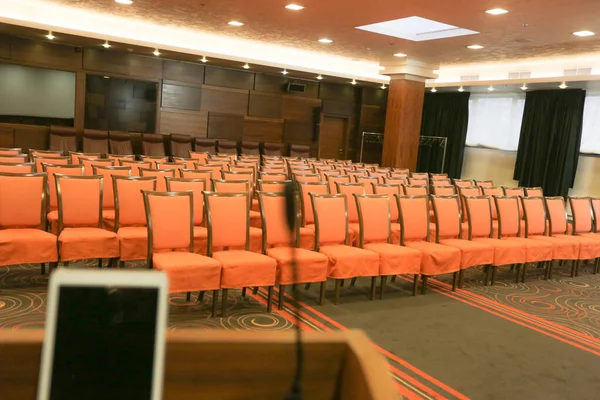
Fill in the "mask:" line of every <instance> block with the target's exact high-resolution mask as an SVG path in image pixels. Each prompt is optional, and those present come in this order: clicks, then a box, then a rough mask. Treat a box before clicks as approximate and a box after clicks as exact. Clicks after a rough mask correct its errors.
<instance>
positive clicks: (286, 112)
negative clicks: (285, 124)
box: [281, 96, 321, 121]
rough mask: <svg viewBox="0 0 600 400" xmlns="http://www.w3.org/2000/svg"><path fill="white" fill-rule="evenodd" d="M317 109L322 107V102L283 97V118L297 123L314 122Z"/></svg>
mask: <svg viewBox="0 0 600 400" xmlns="http://www.w3.org/2000/svg"><path fill="white" fill-rule="evenodd" d="M315 107H321V100H319V99H305V98H302V97H290V96H283V108H282V113H281V117H282V118H284V119H292V120H296V121H312V120H313V112H314V108H315Z"/></svg>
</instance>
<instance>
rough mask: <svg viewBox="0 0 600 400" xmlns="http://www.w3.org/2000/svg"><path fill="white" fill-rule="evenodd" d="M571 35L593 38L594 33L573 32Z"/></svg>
mask: <svg viewBox="0 0 600 400" xmlns="http://www.w3.org/2000/svg"><path fill="white" fill-rule="evenodd" d="M573 35H575V36H580V37H585V36H594V35H595V33H594V32H592V31H577V32H573Z"/></svg>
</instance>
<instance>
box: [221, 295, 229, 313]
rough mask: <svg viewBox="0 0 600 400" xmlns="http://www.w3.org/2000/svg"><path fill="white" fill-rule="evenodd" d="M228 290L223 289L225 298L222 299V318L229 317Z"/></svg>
mask: <svg viewBox="0 0 600 400" xmlns="http://www.w3.org/2000/svg"><path fill="white" fill-rule="evenodd" d="M227 291H228V290H227V289H223V294H222V296H223V298H222V299H221V317H222V318H225V317H226V316H227Z"/></svg>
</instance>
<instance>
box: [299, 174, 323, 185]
mask: <svg viewBox="0 0 600 400" xmlns="http://www.w3.org/2000/svg"><path fill="white" fill-rule="evenodd" d="M292 178H293V180H294V181H295V182H298V183H306V182H322V181H321V176H320V175H319V174H292Z"/></svg>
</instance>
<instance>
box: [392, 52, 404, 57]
mask: <svg viewBox="0 0 600 400" xmlns="http://www.w3.org/2000/svg"><path fill="white" fill-rule="evenodd" d="M394 57H406V54H404V53H396V54H394Z"/></svg>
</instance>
